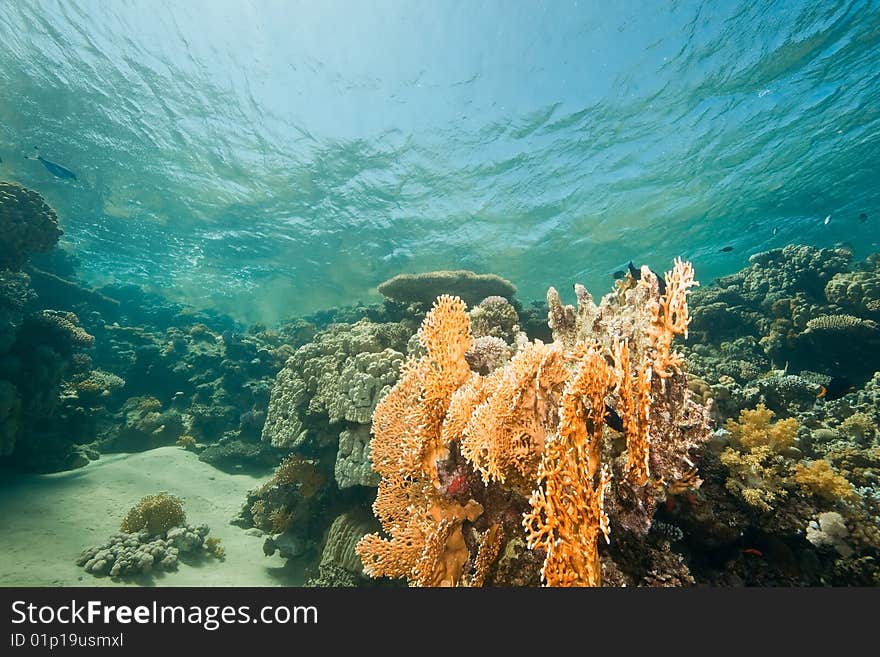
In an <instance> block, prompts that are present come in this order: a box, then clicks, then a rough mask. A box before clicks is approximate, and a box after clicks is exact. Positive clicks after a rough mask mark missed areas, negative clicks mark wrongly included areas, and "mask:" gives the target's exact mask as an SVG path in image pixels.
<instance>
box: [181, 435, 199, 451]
mask: <svg viewBox="0 0 880 657" xmlns="http://www.w3.org/2000/svg"><path fill="white" fill-rule="evenodd" d="M177 446H178V447H182V448H183V449H193V448H194V447H195V446H196V439H195V438H193V437H192V436H190V435H189V434H184V435H182V436H181V437H180V438H178V439H177Z"/></svg>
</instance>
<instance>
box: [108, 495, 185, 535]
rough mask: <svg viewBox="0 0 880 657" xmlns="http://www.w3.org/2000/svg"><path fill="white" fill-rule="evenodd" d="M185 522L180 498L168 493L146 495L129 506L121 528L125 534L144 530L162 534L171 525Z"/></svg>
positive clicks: (150, 533)
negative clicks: (129, 508)
mask: <svg viewBox="0 0 880 657" xmlns="http://www.w3.org/2000/svg"><path fill="white" fill-rule="evenodd" d="M184 522H186V514H185V513H184V511H183V503H182V501H181V500H180V498H178V497H175V496H174V495H169V494H168V493H159V494H158V495H147V496H146V497H144V498H142V499H141V501H140V502H138V503H137V504H136V505H135V506H133V507H132V508H131V510H130V511H129V512H128V514H127V515H126V516H125V519H124V520H123V521H122V526H121V529H122V531H124V532H126V533H127V534H133V533H135V532H139V531H141V530H146V532H147V533H148V534H149V535H150V536H154V535H156V534H164V533H165V532H167V531H168V530H169V529H171V528H172V527H179V526H181V525H183V523H184Z"/></svg>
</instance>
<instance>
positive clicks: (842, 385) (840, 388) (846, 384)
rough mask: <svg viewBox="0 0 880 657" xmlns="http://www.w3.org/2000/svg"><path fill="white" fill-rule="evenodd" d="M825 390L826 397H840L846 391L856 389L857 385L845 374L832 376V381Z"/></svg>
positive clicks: (829, 398)
mask: <svg viewBox="0 0 880 657" xmlns="http://www.w3.org/2000/svg"><path fill="white" fill-rule="evenodd" d="M824 387H825V388H826V391H825V399H827V400H829V401H830V400H832V399H840V398H841V397H843V396H844V395H845V394H846V393H848V392H851V391H852V390H854V389H855V385H853V382H852V381H850V380H849V379H848V378H846V377H845V376H832V377H831V381H829V382H828V385H827V386H824Z"/></svg>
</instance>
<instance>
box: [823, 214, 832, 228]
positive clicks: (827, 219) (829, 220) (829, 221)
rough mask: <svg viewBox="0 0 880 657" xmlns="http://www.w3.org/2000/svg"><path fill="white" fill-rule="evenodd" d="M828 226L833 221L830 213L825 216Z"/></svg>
mask: <svg viewBox="0 0 880 657" xmlns="http://www.w3.org/2000/svg"><path fill="white" fill-rule="evenodd" d="M823 223H824V224H825V225H826V226H827V225H828V224H830V223H831V215H830V214H829V215H828V216H827V217H825V221H824V222H823Z"/></svg>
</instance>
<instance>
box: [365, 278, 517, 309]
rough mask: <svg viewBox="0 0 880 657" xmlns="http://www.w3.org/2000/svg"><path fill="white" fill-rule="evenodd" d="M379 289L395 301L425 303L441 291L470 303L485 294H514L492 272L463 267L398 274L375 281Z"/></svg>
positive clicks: (507, 297)
mask: <svg viewBox="0 0 880 657" xmlns="http://www.w3.org/2000/svg"><path fill="white" fill-rule="evenodd" d="M379 292H380V293H381V294H382V295H383V296H384V297H387V298H389V299H393V300H395V301H403V302H405V303H421V304H424V305H426V306H428V305H430V304H432V303H433V302H434V299H436V298H437V297H439V296H440V295H441V294H450V295H453V296H457V297H459V298H461V299H462V300H463V301H464V302H465V303H466V304H468V305H469V306H473V305H475V304H477V303H479V302H480V301H482V300H483V299H485V298H486V297H493V296H498V297H504V298H505V299H510V298H512V297H513V295H514V294H516V286H514V284H513V283H511V282H510V281H508V280H506V279H504V278H501V277H500V276H496V275H495V274H477V273H474V272H472V271H467V270H457V271H430V272H425V273H423V274H398V275H397V276H394V277H393V278H389V279H388V280H387V281H385V282H384V283H382V284H381V285H379Z"/></svg>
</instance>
